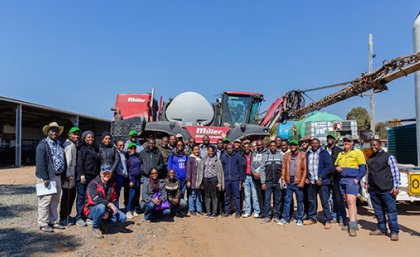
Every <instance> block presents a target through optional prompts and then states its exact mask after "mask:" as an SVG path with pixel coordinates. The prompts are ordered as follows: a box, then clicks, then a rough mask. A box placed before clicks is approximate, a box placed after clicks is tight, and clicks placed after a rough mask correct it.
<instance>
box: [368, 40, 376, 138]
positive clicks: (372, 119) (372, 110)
mask: <svg viewBox="0 0 420 257" xmlns="http://www.w3.org/2000/svg"><path fill="white" fill-rule="evenodd" d="M373 58H375V56H374V55H373V35H372V34H369V74H371V73H372V72H373ZM373 93H374V92H373V89H371V90H370V116H371V117H370V129H371V130H372V133H373V137H375V134H376V131H375V96H374V94H373Z"/></svg>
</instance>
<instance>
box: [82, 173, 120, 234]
mask: <svg viewBox="0 0 420 257" xmlns="http://www.w3.org/2000/svg"><path fill="white" fill-rule="evenodd" d="M111 176H112V172H111V167H110V166H102V167H101V170H100V173H99V176H97V177H96V178H95V179H94V180H92V181H91V182H90V183H89V185H88V188H87V190H86V195H87V202H86V204H85V207H84V208H83V211H84V214H85V215H86V217H88V218H89V219H90V220H92V236H93V237H94V238H97V239H100V238H103V235H102V232H101V230H100V229H99V228H100V227H101V225H102V224H103V222H104V221H106V220H110V221H111V222H113V223H116V222H125V220H126V217H125V214H124V213H123V212H122V211H120V210H118V208H117V207H116V206H115V202H116V201H117V194H116V193H115V186H116V182H115V181H114V182H113V183H112V184H108V182H109V183H111V182H110V179H111Z"/></svg>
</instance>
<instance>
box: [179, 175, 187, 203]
mask: <svg viewBox="0 0 420 257" xmlns="http://www.w3.org/2000/svg"><path fill="white" fill-rule="evenodd" d="M179 183H180V184H181V199H184V196H185V190H187V180H186V179H185V178H180V179H179Z"/></svg>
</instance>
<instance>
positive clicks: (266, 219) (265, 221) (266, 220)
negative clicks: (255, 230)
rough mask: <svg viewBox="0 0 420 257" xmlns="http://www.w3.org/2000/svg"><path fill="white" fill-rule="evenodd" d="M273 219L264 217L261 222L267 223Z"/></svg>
mask: <svg viewBox="0 0 420 257" xmlns="http://www.w3.org/2000/svg"><path fill="white" fill-rule="evenodd" d="M270 221H271V219H270V218H264V219H263V220H262V221H261V222H260V223H261V224H266V223H268V222H270Z"/></svg>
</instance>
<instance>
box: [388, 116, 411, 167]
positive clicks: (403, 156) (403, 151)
mask: <svg viewBox="0 0 420 257" xmlns="http://www.w3.org/2000/svg"><path fill="white" fill-rule="evenodd" d="M388 152H389V153H391V154H392V155H394V156H395V157H396V158H397V161H398V163H403V164H414V165H417V143H416V124H411V125H406V126H399V127H394V128H390V129H389V130H388Z"/></svg>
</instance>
